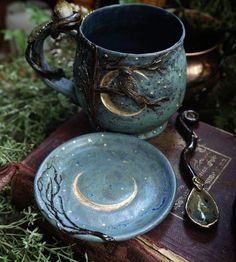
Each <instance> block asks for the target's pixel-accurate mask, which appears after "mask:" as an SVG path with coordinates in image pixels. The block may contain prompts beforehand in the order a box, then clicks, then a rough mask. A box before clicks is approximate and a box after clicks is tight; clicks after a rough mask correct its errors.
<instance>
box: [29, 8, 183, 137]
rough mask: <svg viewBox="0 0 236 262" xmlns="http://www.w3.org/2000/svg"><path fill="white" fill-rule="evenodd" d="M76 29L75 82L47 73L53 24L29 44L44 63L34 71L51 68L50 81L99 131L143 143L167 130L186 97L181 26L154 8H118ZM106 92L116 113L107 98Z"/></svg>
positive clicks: (102, 12) (103, 11) (96, 15)
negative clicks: (46, 57)
mask: <svg viewBox="0 0 236 262" xmlns="http://www.w3.org/2000/svg"><path fill="white" fill-rule="evenodd" d="M55 24H56V22H55ZM68 25H70V23H69V24H68ZM66 29H67V28H66V26H65V27H64V28H63V32H64V31H66ZM69 29H71V27H70V26H69ZM69 29H68V30H69ZM74 29H75V30H74V33H75V32H76V33H75V34H76V36H75V38H76V41H77V50H76V54H75V60H74V68H73V72H74V79H73V81H70V80H68V79H66V78H65V77H61V78H58V79H55V77H53V75H52V74H50V73H49V74H48V71H50V70H51V69H50V68H49V67H48V65H47V63H46V62H45V60H44V59H43V54H42V52H43V51H42V44H43V41H44V39H45V38H46V36H47V35H49V34H50V33H51V32H52V31H53V23H52V24H49V25H48V26H47V27H46V29H44V27H42V28H40V29H39V30H38V34H36V36H34V37H33V40H34V41H30V44H31V45H32V50H31V49H30V50H31V51H32V52H28V53H29V54H31V53H33V54H38V60H39V61H40V62H41V63H40V64H39V65H36V67H35V63H36V62H37V59H36V58H34V59H33V61H30V58H28V60H29V61H30V62H31V65H34V69H35V70H36V71H38V72H39V73H40V72H41V71H43V70H41V69H40V68H41V67H42V69H44V70H47V72H46V73H44V74H43V77H44V80H45V82H46V83H47V84H48V85H49V86H50V87H53V88H54V89H56V90H57V91H59V92H62V93H63V94H65V95H66V96H68V97H70V98H71V99H72V100H73V101H74V102H75V103H79V104H80V106H81V107H82V108H83V109H84V110H85V111H86V112H87V114H88V117H89V119H90V121H91V123H92V125H93V126H94V127H95V128H98V129H100V130H101V129H102V130H110V131H114V132H121V133H129V134H134V135H136V136H138V137H140V138H144V139H145V138H149V137H152V136H156V135H158V134H159V133H160V132H162V131H163V130H164V129H165V127H166V125H167V121H168V119H169V117H170V116H171V115H173V114H174V113H175V112H176V111H177V109H178V108H179V107H180V106H181V103H182V101H183V98H184V94H185V87H186V56H185V51H184V48H183V40H184V36H185V30H184V27H183V24H182V22H181V21H180V20H179V19H178V18H177V17H176V16H175V15H173V14H172V13H169V12H168V11H166V10H164V9H161V8H157V7H154V6H149V5H142V4H134V5H132V4H130V5H113V6H107V7H103V8H101V9H97V10H95V11H94V12H92V13H91V14H89V15H88V16H87V17H85V18H84V19H83V20H82V22H81V25H80V26H79V25H77V26H75V27H74ZM56 33H59V32H56ZM31 60H32V59H31ZM39 69H40V70H39ZM47 74H48V77H45V75H47ZM104 88H105V91H107V92H108V97H109V98H110V100H111V102H112V108H113V110H111V109H110V108H109V106H108V105H107V104H108V102H107V100H106V102H104V100H103V99H102V97H103V95H104ZM114 108H115V109H119V110H120V111H122V114H120V113H117V110H116V111H114ZM124 112H128V113H130V112H131V113H133V112H139V114H135V115H129V114H128V115H127V114H126V115H125V114H124Z"/></svg>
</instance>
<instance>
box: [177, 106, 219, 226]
mask: <svg viewBox="0 0 236 262" xmlns="http://www.w3.org/2000/svg"><path fill="white" fill-rule="evenodd" d="M197 122H198V113H197V112H195V111H193V110H187V111H184V112H182V113H180V114H179V116H178V118H177V123H178V124H180V128H181V131H182V132H181V133H184V134H183V136H184V138H185V140H186V142H187V145H186V147H185V148H184V150H183V151H182V153H181V159H180V164H181V166H182V167H183V168H184V170H186V171H187V172H188V173H190V174H191V176H192V183H193V185H194V187H193V188H192V190H191V192H190V194H189V195H188V198H187V201H186V205H185V210H186V213H187V215H188V217H189V218H190V219H191V221H192V222H193V223H195V224H197V225H199V226H201V227H204V228H209V227H210V226H212V225H214V224H215V223H216V222H217V221H218V219H219V210H218V207H217V204H216V202H215V200H214V199H213V197H212V196H211V195H210V194H209V193H208V192H207V191H206V189H205V188H204V181H203V180H202V179H201V178H200V177H198V176H197V175H196V173H195V172H194V170H193V168H192V166H191V165H190V158H191V155H192V153H193V152H194V151H195V149H196V146H197V139H198V137H197V135H196V134H195V133H194V132H193V130H192V129H191V128H190V127H189V125H188V124H190V125H192V124H194V123H197Z"/></svg>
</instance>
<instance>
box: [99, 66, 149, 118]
mask: <svg viewBox="0 0 236 262" xmlns="http://www.w3.org/2000/svg"><path fill="white" fill-rule="evenodd" d="M135 73H137V74H140V75H141V76H144V77H145V78H147V77H146V76H145V75H144V74H143V73H141V72H139V71H138V70H135ZM118 75H119V71H118V70H114V71H111V72H108V73H107V74H106V75H105V76H104V77H103V78H102V80H101V87H102V88H107V87H108V86H109V85H110V83H111V81H112V80H113V79H115V78H116V77H117V76H118ZM100 98H101V101H102V103H103V105H104V106H105V107H106V109H108V110H109V111H110V112H112V113H113V114H115V115H119V116H125V117H130V116H137V115H139V114H141V113H142V112H143V110H144V109H145V107H146V106H144V107H143V108H141V109H140V110H138V111H136V112H128V111H125V110H123V109H122V108H120V107H119V106H117V105H115V104H114V103H113V102H112V101H111V98H110V96H109V95H108V94H106V93H101V94H100Z"/></svg>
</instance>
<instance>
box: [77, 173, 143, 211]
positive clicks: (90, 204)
mask: <svg viewBox="0 0 236 262" xmlns="http://www.w3.org/2000/svg"><path fill="white" fill-rule="evenodd" d="M82 174H83V173H79V174H78V175H77V176H76V178H75V180H74V182H73V192H74V194H75V196H76V197H77V198H78V199H79V201H80V203H81V204H83V205H84V206H86V207H89V208H92V209H95V210H99V211H106V212H110V211H114V210H117V209H120V208H123V207H125V206H127V205H129V204H130V203H131V202H132V201H133V199H134V198H135V196H136V195H137V193H138V186H137V184H136V181H135V179H134V178H133V177H132V179H133V182H134V190H133V192H132V193H131V195H130V196H129V197H128V198H126V199H125V200H123V201H121V202H120V203H116V204H99V203H96V202H93V201H90V200H89V199H88V198H87V197H85V196H84V195H83V194H82V193H81V192H80V190H79V188H78V182H79V178H80V177H81V176H82Z"/></svg>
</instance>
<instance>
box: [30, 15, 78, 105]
mask: <svg viewBox="0 0 236 262" xmlns="http://www.w3.org/2000/svg"><path fill="white" fill-rule="evenodd" d="M80 22H81V15H80V14H79V13H77V12H73V14H71V15H69V16H67V17H62V18H60V17H55V18H54V19H53V20H52V21H50V22H46V23H44V24H41V25H39V26H38V27H36V28H35V29H34V30H33V31H32V32H31V34H30V35H29V38H28V45H27V48H26V52H25V58H26V60H27V62H28V63H29V64H30V65H31V67H32V68H33V69H34V71H35V72H37V73H38V74H39V75H40V76H41V77H42V78H43V79H44V81H45V83H46V84H47V85H48V86H50V87H52V88H53V89H55V90H56V91H58V92H60V93H62V94H64V95H65V96H67V97H69V98H71V99H72V101H73V102H74V103H76V104H77V103H78V102H77V101H76V96H75V88H74V82H73V81H72V80H69V79H68V78H66V77H65V73H64V71H63V70H62V69H56V70H55V69H51V67H50V66H49V65H48V63H47V62H46V60H45V58H44V52H43V44H44V41H45V40H46V38H47V37H49V36H51V37H53V38H57V37H58V35H59V34H60V33H66V34H69V35H71V36H73V37H74V38H76V36H77V32H78V28H79V26H80Z"/></svg>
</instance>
